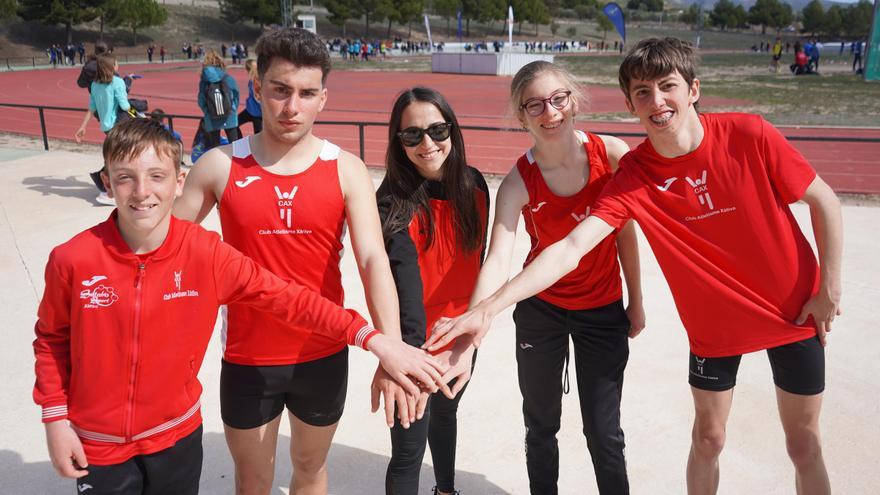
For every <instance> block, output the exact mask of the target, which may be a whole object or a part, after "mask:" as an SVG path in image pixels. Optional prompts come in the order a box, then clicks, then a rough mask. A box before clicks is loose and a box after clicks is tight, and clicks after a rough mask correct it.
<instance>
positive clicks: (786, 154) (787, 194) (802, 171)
mask: <svg viewBox="0 0 880 495" xmlns="http://www.w3.org/2000/svg"><path fill="white" fill-rule="evenodd" d="M761 125H762V143H761V144H762V146H763V151H764V162H765V164H766V167H767V173H768V174H769V176H770V181H771V182H772V183H773V187H774V188H776V192H777V193H778V194H779V196H780V197H781V198H782V200H783V201H785V202H786V203H794V202H795V201H797V200H799V199H801V198H802V197H803V195H804V193H805V192H806V191H807V187H809V186H810V184H812V182H813V179H815V178H816V171H815V170H814V169H813V167H812V166H811V165H810V163H809V162H807V159H806V158H804V155H802V154H801V152H800V151H798V150H797V149H795V147H794V146H792V145H791V143H789V142H788V140H787V139H785V136H783V135H782V133H780V132H779V130H778V129H776V128H775V127H773V124H771V123H769V122H767V121H766V120H764V119H761Z"/></svg>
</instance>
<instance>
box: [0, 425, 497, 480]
mask: <svg viewBox="0 0 880 495" xmlns="http://www.w3.org/2000/svg"><path fill="white" fill-rule="evenodd" d="M38 441H40V442H42V441H44V440H43V438H42V436H41V438H39V440H38ZM389 442H390V439H389ZM202 445H203V446H204V452H205V456H204V462H203V464H202V479H201V483H200V492H201V493H203V494H208V495H214V494H226V493H233V483H234V471H233V466H232V459H231V458H230V457H229V451H228V450H227V449H226V439H225V438H224V437H223V434H222V433H215V432H208V433H205V435H204V436H203V437H202ZM278 445H279V450H278V455H277V461H276V466H275V484H274V487H273V491H272V494H273V495H276V494H284V493H288V489H289V484H290V476H291V472H292V470H291V466H290V461H289V456H288V455H287V454H286V452H285V451H286V449H287V446H288V445H290V437H288V436H286V435H280V436H279V438H278ZM387 465H388V457H387V456H384V455H379V454H375V453H373V452H369V451H366V450H362V449H357V448H353V447H349V446H347V445H341V444H338V443H337V444H334V445H333V447H332V448H331V449H330V456H329V459H328V470H329V472H330V493H331V494H338V495H347V494H380V493H383V492H384V488H383V487H384V486H385V468H386V466H387ZM0 480H2V481H0V494H15V495H47V494H56V493H62V494H63V493H75V490H76V488H75V485H74V482H73V480H69V479H62V478H60V477H59V476H58V475H57V474H55V470H54V469H53V468H52V464H51V463H50V462H49V461H41V462H24V460H23V459H22V457H21V455H20V454H19V453H18V452H14V451H11V450H0ZM433 482H434V473H433V471H432V469H431V466H428V465H426V464H423V465H422V472H421V486H422V488H423V490H421V491H420V492H422V491H425V492H427V490H430V487H431V486H433V484H434V483H433ZM456 485H457V486H456V488H459V489H461V490H462V491H463V492H465V493H473V494H477V493H479V494H481V495H500V494H504V493H507V492H505V491H504V490H503V489H501V488H500V487H499V486H497V485H495V484H494V483H492V482H491V481H489V480H487V479H486V477H485V476H483V475H482V474H478V473H469V472H463V471H457V472H456ZM426 487H427V488H426Z"/></svg>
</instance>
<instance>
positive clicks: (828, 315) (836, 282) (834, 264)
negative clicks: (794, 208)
mask: <svg viewBox="0 0 880 495" xmlns="http://www.w3.org/2000/svg"><path fill="white" fill-rule="evenodd" d="M801 199H802V200H803V201H804V202H805V203H807V204H808V205H810V219H811V220H812V223H813V235H814V236H815V239H816V247H817V248H818V250H819V270H820V280H819V281H820V283H819V292H817V293H816V294H815V295H813V297H811V298H810V299H809V300H808V301H807V302H806V304H804V307H803V309H802V310H801V313H800V315H799V316H798V318H797V321H796V322H795V323H797V324H798V325H801V324H803V323H804V322H805V321H806V320H807V317H808V316H810V315H812V316H813V320H814V321H815V322H816V333H817V335H818V336H819V340H820V341H821V342H822V345H823V346H824V345H826V340H825V336H826V334H827V333H828V332H830V331H831V323H832V322H833V321H834V317H835V316H839V315H840V295H841V285H840V263H841V261H840V260H841V256H842V253H843V218H842V216H841V210H840V200H838V199H837V195H835V194H834V191H832V190H831V188H830V187H829V186H828V184H826V183H825V181H823V180H822V179H821V178H820V177H819V176H816V178H815V179H813V182H812V183H811V184H810V186H809V187H808V188H807V191H806V192H805V193H804V196H803V197H802V198H801Z"/></svg>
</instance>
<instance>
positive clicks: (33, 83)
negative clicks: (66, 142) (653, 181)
mask: <svg viewBox="0 0 880 495" xmlns="http://www.w3.org/2000/svg"><path fill="white" fill-rule="evenodd" d="M122 73H124V74H130V73H137V74H141V75H143V78H142V79H138V80H136V81H135V82H134V85H133V87H132V92H131V95H132V97H135V98H145V99H147V100H148V101H149V104H150V109H155V108H162V109H163V110H164V111H165V112H166V113H170V114H182V115H199V114H200V111H199V108H198V106H197V105H196V88H197V87H198V80H199V72H198V66H197V65H195V64H188V63H175V64H165V65H164V66H163V65H160V64H152V65H150V64H140V65H125V66H123V67H122ZM229 73H230V75H232V76H233V77H234V78H235V79H236V81H237V82H238V84H239V88H240V89H241V92H242V108H243V106H244V98H245V96H246V95H245V93H246V91H247V76H246V74H245V71H244V70H243V69H242V68H240V67H234V68H231V69H230V70H229ZM78 74H79V68H65V69H55V70H42V71H21V72H5V73H0V102H4V103H21V104H32V105H49V106H65V107H83V108H84V107H85V106H87V104H88V95H87V92H86V91H85V90H84V89H82V88H79V87H78V86H76V78H77V76H78ZM416 85H424V86H429V87H433V88H435V89H437V90H439V91H440V92H442V93H443V94H444V95H445V96H446V98H447V99H448V100H449V102H450V104H451V105H452V106H453V108H455V109H456V112H457V115H458V117H459V121H460V123H461V124H462V125H465V126H467V125H474V126H488V127H516V125H517V122H515V120H513V119H512V118H511V117H510V116H509V115H510V112H509V111H508V108H507V95H508V91H509V85H510V78H509V77H496V76H476V75H468V76H461V75H453V74H430V73H414V72H378V71H377V72H363V71H334V72H331V73H330V76H329V78H328V80H327V87H328V94H329V98H328V101H327V105H326V106H325V108H324V111H323V112H322V113H321V115H320V120H325V121H362V122H380V123H384V122H387V119H388V111H389V110H390V109H391V105H392V104H393V102H394V99H395V97H396V95H397V93H398V92H399V91H400V90H401V89H402V88H407V87H411V86H416ZM589 97H590V108H589V111H590V112H591V113H594V114H602V113H620V112H625V111H626V109H625V107H624V104H623V96H622V95H621V93H620V92H619V91H618V90H617V89H615V88H604V87H591V88H589ZM736 103H738V101H736V100H725V99H719V98H709V97H704V98H702V99H701V101H700V104H701V106H702V108H704V109H707V110H711V108H712V107H713V106H714V107H718V106H726V107H730V106H732V105H735V104H736ZM0 111H2V112H3V116H4V118H3V119H0V131H6V132H14V133H20V134H28V135H36V136H39V135H40V125H39V119H38V117H37V112H36V110H31V109H13V108H0ZM45 116H46V126H47V132H48V134H49V136H50V137H52V138H55V139H72V137H73V134H74V132H76V129H77V128H78V127H79V124H80V123H81V122H82V118H83V114H82V113H80V112H64V111H53V110H47V111H46V112H45ZM174 127H175V130H177V131H178V132H180V133H181V134H183V137H184V142H185V143H186V144H187V148H189V144H190V142H191V141H192V137H193V135H194V133H195V130H196V128H197V121H195V120H183V119H178V120H175V123H174ZM579 127H582V128H583V127H588V128H589V130H591V131H593V132H599V133H642V131H643V130H642V128H641V126H639V125H638V124H633V123H612V122H585V123H580V125H579ZM244 130H245V133H246V134H247V133H249V132H250V128H249V126H245V127H244ZM782 131H783V133H784V134H785V135H786V136H812V137H830V136H843V137H867V138H880V129H841V128H782ZM315 132H316V134H317V135H319V136H321V137H324V138H327V139H329V140H331V141H333V142H335V143H337V144H338V145H339V146H341V147H342V148H344V149H346V150H348V151H350V152H352V153H354V154H358V152H359V148H358V133H357V128H356V127H354V126H329V125H318V126H316V131H315ZM464 136H465V142H466V143H467V155H468V161H469V163H471V164H472V165H474V166H476V167H478V168H479V169H480V170H482V171H484V172H487V173H501V174H503V173H507V171H509V170H510V168H511V167H512V166H513V164H514V163H515V161H516V159H517V158H518V157H519V155H520V154H522V153H523V151H524V150H525V149H526V148H527V147H528V146H529V145H530V144H531V142H530V140H529V138H528V136H527V135H526V134H525V133H515V132H493V131H473V130H466V131H465V132H464ZM364 138H365V140H364V152H365V153H364V158H365V162H366V163H367V164H368V165H370V166H382V164H383V161H384V156H385V147H386V145H387V129H385V128H384V127H367V128H366V129H365V132H364ZM86 139H87V141H89V142H91V143H96V144H97V143H100V142H101V140H102V139H103V134H102V133H101V131H100V128H99V126H98V124H97V122H95V121H94V119H93V122H92V123H91V124H90V125H89V128H88V132H87V136H86ZM642 139H643V138H641V137H635V138H632V137H628V138H625V140H626V141H627V142H628V143H629V144H630V146H635V145H637V144H638V143H639V142H641V141H642ZM793 144H794V146H795V147H796V148H798V149H799V150H800V151H801V153H803V154H804V155H805V156H806V157H807V159H808V160H809V161H810V163H812V164H813V166H814V167H816V170H817V171H818V172H819V173H820V174H821V175H822V177H823V178H824V179H825V180H826V181H827V182H828V183H829V184H831V186H832V187H833V188H834V189H835V190H836V191H839V192H852V193H867V194H880V159H878V155H880V143H846V142H815V141H795V142H794V143H793Z"/></svg>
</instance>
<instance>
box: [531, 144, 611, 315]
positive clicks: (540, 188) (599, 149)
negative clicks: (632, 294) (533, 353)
mask: <svg viewBox="0 0 880 495" xmlns="http://www.w3.org/2000/svg"><path fill="white" fill-rule="evenodd" d="M581 137H582V138H583V139H584V149H585V150H586V152H587V157H588V158H589V168H590V177H589V179H588V180H587V185H586V186H584V187H583V189H581V190H580V191H578V192H577V193H575V194H573V195H571V196H557V195H556V194H554V193H553V191H551V190H550V187H549V186H548V185H547V183H546V182H545V181H544V176H543V175H541V170H540V169H539V168H538V164H537V163H535V160H534V159H533V158H532V154H531V151H530V152H528V153H526V154H525V155H523V156H521V157H520V159H519V160H518V161H517V163H516V168H517V171H518V172H519V175H520V176H521V177H522V179H523V183H524V184H525V186H526V190H527V191H528V193H529V202H528V203H527V204H526V205H525V206H524V207H523V209H522V216H523V220H525V227H526V232H527V233H528V234H529V238H530V240H531V243H532V248H531V250H530V251H529V255H528V256H527V257H526V261H525V263H524V266H528V265H529V263H531V262H532V260H534V259H535V258H536V257H537V256H538V255H539V254H541V251H543V250H544V249H545V248H546V247H547V246H549V245H551V244H553V243H554V242H556V241H558V240H560V239H562V238H564V237H565V236H567V235H568V233H569V232H571V230H572V229H574V228H575V227H576V226H577V225H578V223H580V222H581V221H583V220H584V219H585V218H587V216H589V214H590V208H591V207H592V206H593V202H594V201H596V198H597V197H599V193H601V192H602V188H604V187H605V184H607V183H608V181H610V180H611V175H612V174H611V168H610V166H609V165H608V155H607V153H606V151H605V143H604V142H603V141H602V139H601V138H599V136H597V135H595V134H581ZM622 295H623V288H622V286H621V282H620V265H619V264H618V262H617V233H616V232H615V233H614V234H612V235H609V236H608V237H606V238H605V239H604V240H603V241H602V242H600V243H599V245H598V246H596V248H595V249H593V250H592V251H590V252H589V253H587V254H586V255H585V256H584V257H583V258H581V261H580V262H579V263H578V266H577V268H575V269H574V270H572V271H571V272H569V273H568V274H567V275H566V276H564V277H562V278H561V279H559V280H558V281H557V282H556V283H555V284H553V285H552V286H550V287H549V288H547V289H546V290H544V291H543V292H541V293H539V294H537V297H538V298H540V299H542V300H544V301H547V302H549V303H550V304H554V305H556V306H559V307H561V308H565V309H570V310H579V309H592V308H598V307H600V306H605V305H606V304H611V303H612V302H614V301H617V300H618V299H620V298H621V297H622Z"/></svg>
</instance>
